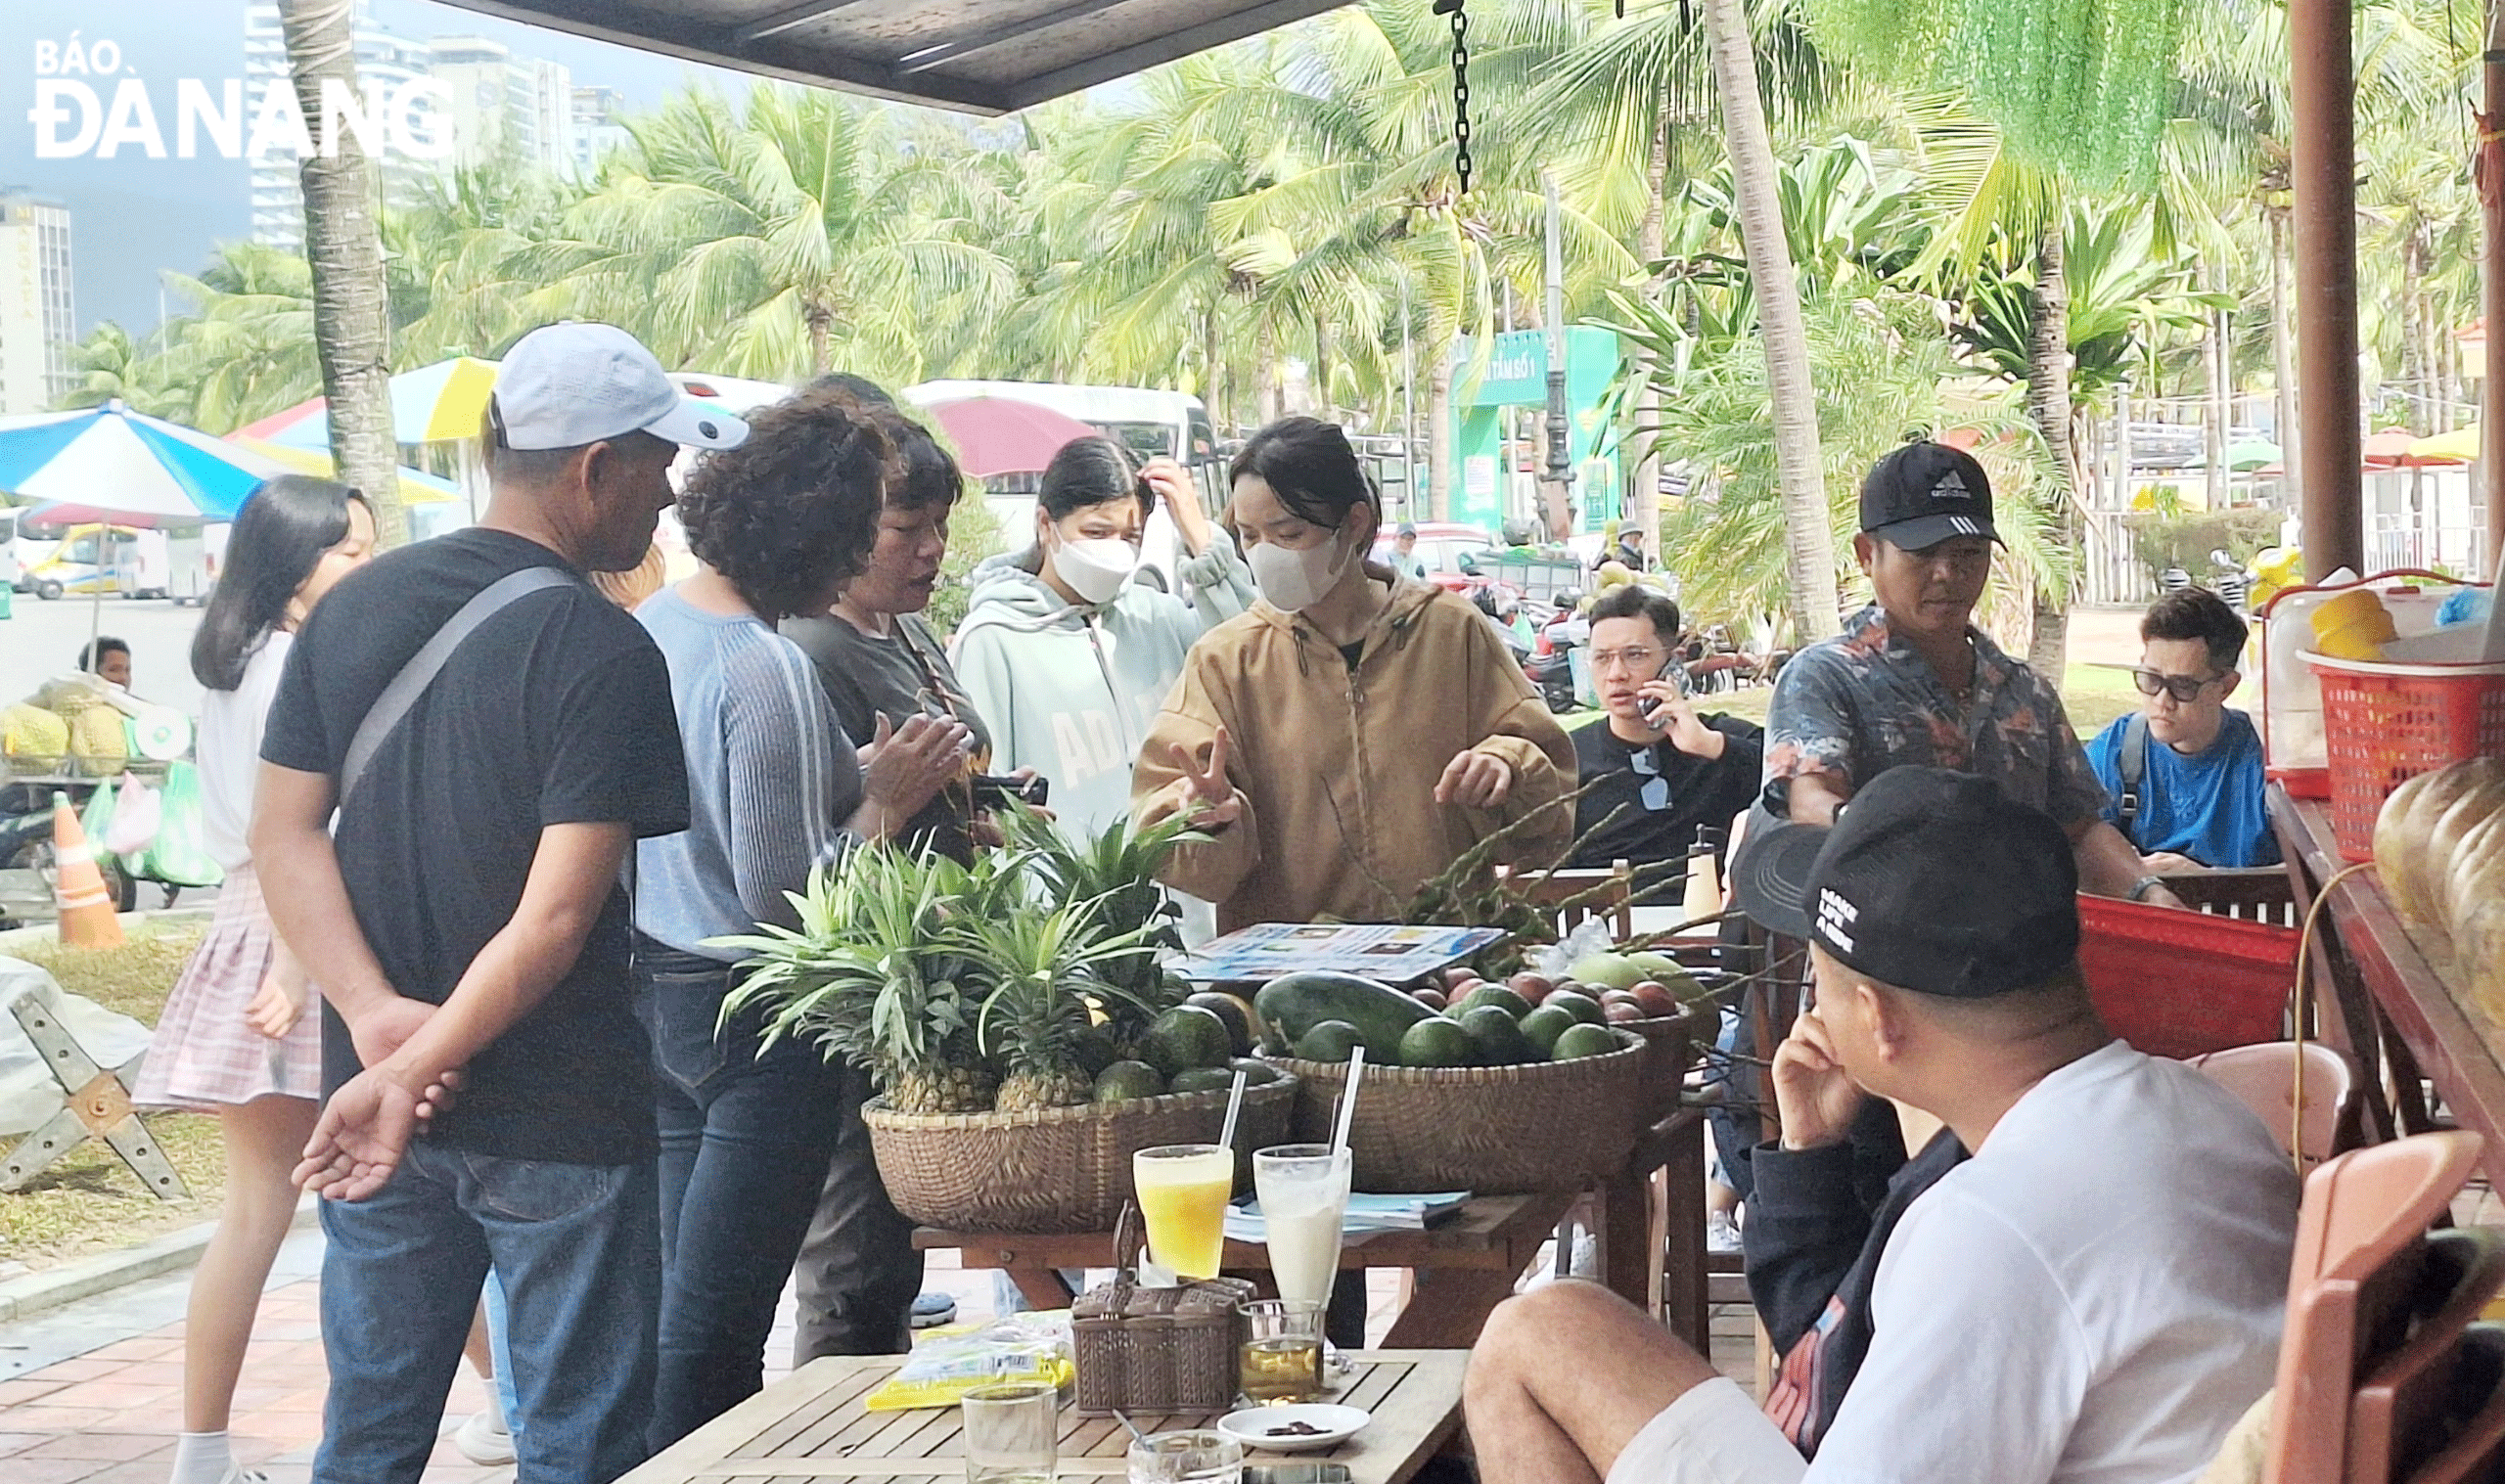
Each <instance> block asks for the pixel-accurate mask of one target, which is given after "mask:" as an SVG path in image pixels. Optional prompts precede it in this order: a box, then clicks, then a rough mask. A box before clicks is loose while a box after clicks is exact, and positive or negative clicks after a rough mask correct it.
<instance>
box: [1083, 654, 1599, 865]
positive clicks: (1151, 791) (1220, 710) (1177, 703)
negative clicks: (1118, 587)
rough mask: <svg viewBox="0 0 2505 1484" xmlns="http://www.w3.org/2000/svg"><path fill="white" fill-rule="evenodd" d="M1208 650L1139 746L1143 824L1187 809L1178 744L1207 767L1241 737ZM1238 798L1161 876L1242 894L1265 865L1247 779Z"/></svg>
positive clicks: (1137, 799)
mask: <svg viewBox="0 0 2505 1484" xmlns="http://www.w3.org/2000/svg"><path fill="white" fill-rule="evenodd" d="M1206 651H1207V647H1206V646H1195V647H1194V648H1193V650H1192V652H1191V655H1190V657H1188V658H1187V659H1185V660H1184V662H1183V678H1182V679H1181V680H1180V681H1179V682H1177V683H1176V684H1175V687H1174V694H1173V695H1171V696H1169V697H1166V700H1165V708H1164V709H1163V710H1161V711H1160V712H1158V713H1157V722H1156V725H1154V726H1152V727H1150V728H1149V731H1148V741H1147V742H1145V743H1143V744H1142V745H1141V747H1140V750H1139V761H1138V762H1137V763H1134V764H1133V765H1132V767H1131V818H1132V820H1133V821H1135V822H1136V823H1137V825H1138V826H1139V827H1141V828H1146V827H1147V826H1150V825H1154V824H1156V823H1158V822H1159V821H1161V820H1164V819H1168V818H1171V817H1172V816H1173V814H1174V812H1175V811H1176V810H1178V809H1180V808H1181V807H1182V803H1183V788H1184V783H1183V770H1182V769H1181V768H1180V767H1178V766H1177V765H1176V764H1175V761H1174V748H1175V747H1176V745H1178V744H1179V745H1181V746H1184V747H1187V748H1189V749H1190V750H1191V753H1192V756H1193V758H1194V760H1195V761H1197V762H1199V763H1200V764H1202V765H1204V766H1206V765H1207V762H1208V759H1209V747H1210V745H1211V744H1212V743H1214V742H1216V740H1217V729H1218V728H1219V727H1221V726H1225V727H1227V730H1228V736H1229V738H1230V739H1231V743H1232V745H1236V746H1240V745H1241V743H1242V741H1243V730H1242V729H1241V728H1240V727H1235V726H1232V725H1231V724H1230V722H1229V718H1230V717H1231V716H1232V715H1233V713H1234V707H1233V705H1232V703H1231V702H1232V697H1231V695H1230V694H1229V692H1228V689H1227V687H1226V684H1225V682H1224V681H1223V680H1222V679H1221V678H1219V677H1218V675H1217V674H1216V673H1215V670H1214V667H1213V666H1212V665H1211V664H1210V663H1209V662H1208V655H1207V652H1206ZM1569 750H1570V752H1571V744H1570V748H1569ZM1243 766H1244V764H1243V758H1242V754H1241V753H1240V752H1239V753H1238V754H1237V755H1236V756H1234V757H1232V758H1229V759H1228V761H1227V768H1226V771H1227V776H1228V778H1229V779H1230V780H1240V779H1241V778H1242V777H1243V772H1242V769H1243ZM1235 802H1236V806H1237V807H1238V808H1239V809H1241V810H1242V811H1243V813H1242V814H1241V815H1240V816H1238V818H1237V819H1236V821H1235V823H1233V824H1231V825H1229V826H1227V827H1226V828H1225V829H1223V830H1221V831H1219V832H1217V833H1216V835H1215V836H1213V837H1212V838H1210V839H1209V840H1208V841H1207V842H1206V843H1202V844H1186V845H1180V846H1177V847H1176V848H1175V851H1174V853H1173V854H1172V855H1171V856H1168V857H1167V858H1166V862H1165V869H1164V870H1163V871H1161V872H1160V873H1158V879H1159V880H1161V881H1162V882H1164V883H1165V884H1166V885H1168V886H1171V887H1173V888H1174V889H1175V890H1177V891H1186V892H1190V893H1191V894H1192V895H1193V896H1196V897H1199V898H1201V899H1202V900H1203V901H1207V902H1223V901H1225V900H1227V899H1228V898H1229V897H1232V896H1234V895H1235V893H1236V891H1237V890H1238V889H1239V888H1240V887H1242V885H1243V884H1244V880H1245V878H1246V877H1249V876H1251V875H1252V874H1253V869H1254V868H1255V867H1257V866H1259V865H1260V864H1261V835H1260V822H1259V821H1258V820H1256V819H1255V818H1254V817H1253V800H1252V799H1251V798H1250V797H1248V796H1246V794H1245V792H1244V788H1243V786H1242V785H1241V783H1238V784H1237V787H1236V789H1235Z"/></svg>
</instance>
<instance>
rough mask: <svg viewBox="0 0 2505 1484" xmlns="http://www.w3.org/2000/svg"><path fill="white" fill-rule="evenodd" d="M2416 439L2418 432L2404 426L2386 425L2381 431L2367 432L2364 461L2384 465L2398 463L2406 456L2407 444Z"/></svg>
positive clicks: (2407, 453)
mask: <svg viewBox="0 0 2505 1484" xmlns="http://www.w3.org/2000/svg"><path fill="white" fill-rule="evenodd" d="M2417 441H2418V434H2416V433H2414V432H2411V431H2410V430H2409V429H2408V428H2406V427H2387V428H2385V429H2384V430H2383V431H2381V432H2376V433H2369V434H2368V435H2367V437H2366V443H2365V448H2364V453H2365V456H2366V463H2367V464H2368V465H2369V466H2374V465H2383V466H2386V467H2389V466H2391V465H2394V464H2398V463H2400V462H2401V460H2403V459H2404V458H2406V457H2408V455H2409V445H2410V444H2412V443H2415V442H2417Z"/></svg>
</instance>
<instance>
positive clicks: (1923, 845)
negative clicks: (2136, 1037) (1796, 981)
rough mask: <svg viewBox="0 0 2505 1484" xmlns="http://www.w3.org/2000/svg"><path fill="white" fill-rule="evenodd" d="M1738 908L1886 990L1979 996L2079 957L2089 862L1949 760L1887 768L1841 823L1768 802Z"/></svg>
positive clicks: (1743, 856) (1744, 865)
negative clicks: (2083, 876)
mask: <svg viewBox="0 0 2505 1484" xmlns="http://www.w3.org/2000/svg"><path fill="white" fill-rule="evenodd" d="M1731 877H1732V882H1731V884H1732V890H1733V892H1734V893H1735V895H1736V897H1737V899H1738V902H1739V906H1740V910H1741V911H1743V912H1745V913H1747V914H1748V915H1749V916H1750V917H1751V918H1753V919H1754V920H1755V921H1756V922H1758V923H1759V924H1760V925H1762V926H1763V927H1765V928H1766V929H1767V930H1768V931H1769V932H1775V933H1780V934H1782V935H1784V936H1786V937H1793V938H1801V939H1804V940H1806V941H1808V942H1812V943H1815V944H1817V945H1818V946H1819V947H1821V948H1823V949H1825V950H1826V951H1827V952H1829V953H1831V954H1833V955H1835V956H1836V957H1837V958H1838V959H1841V960H1842V961H1844V962H1845V964H1847V965H1849V966H1851V967H1853V968H1856V969H1858V970H1860V971H1861V972H1863V973H1865V974H1868V975H1869V976H1870V977H1871V978H1874V979H1877V980H1878V981H1880V982H1881V983H1883V984H1893V985H1895V986H1897V987H1899V988H1902V989H1911V990H1918V991H1920V992H1922V993H1924V994H1928V995H1944V996H1950V997H1953V998H1957V999H1963V1000H1980V999H1983V998H1986V997H1988V996H1991V995H1998V994H2006V993H2008V992H2009V991H2011V990H2015V989H2025V988H2027V987H2028V986H2030V985H2035V984H2041V983H2043V982H2045V981H2046V980H2048V979H2050V978H2052V977H2053V976H2054V975H2056V974H2058V973H2060V972H2061V971H2062V970H2064V969H2066V968H2068V967H2071V966H2072V964H2073V963H2074V962H2076V960H2077V958H2078V866H2077V863H2076V861H2075V860H2074V859H2073V857H2072V854H2071V842H2070V836H2069V835H2067V834H2065V833H2063V832H2062V827H2061V826H2059V825H2057V824H2055V823H2053V820H2052V816H2050V815H2047V814H2045V813H2043V812H2042V811H2040V810H2036V809H2030V808H2028V807H2027V806H2026V805H2025V804H2021V803H2016V802H2014V801H2012V800H2011V799H2010V797H2009V795H2008V794H2006V793H2004V792H2002V791H2001V788H2000V786H1999V785H1998V784H1995V783H1993V782H1992V781H1991V780H1989V779H1985V778H1979V777H1977V776H1975V775H1974V774H1971V773H1952V772H1950V771H1948V770H1947V769H1945V768H1914V767H1904V768H1890V769H1889V770H1888V771H1887V772H1885V773H1882V774H1880V775H1879V776H1878V777H1877V778H1874V779H1872V780H1871V781H1870V786H1869V787H1866V788H1864V789H1862V790H1861V791H1860V792H1859V793H1856V794H1854V795H1853V796H1852V800H1851V802H1849V803H1847V804H1845V807H1844V810H1843V812H1842V813H1841V814H1839V815H1837V817H1836V824H1835V827H1834V828H1833V829H1828V828H1825V827H1823V826H1817V825H1799V824H1794V823H1792V822H1790V821H1786V820H1776V819H1774V818H1773V817H1772V816H1771V815H1768V814H1766V813H1765V812H1764V811H1763V810H1762V809H1760V810H1759V812H1758V813H1757V814H1756V815H1755V816H1754V817H1753V819H1752V820H1751V823H1750V828H1749V832H1748V837H1747V838H1746V839H1745V840H1743V841H1742V842H1741V845H1740V852H1739V856H1738V858H1737V859H1735V860H1734V861H1733V862H1732V863H1731Z"/></svg>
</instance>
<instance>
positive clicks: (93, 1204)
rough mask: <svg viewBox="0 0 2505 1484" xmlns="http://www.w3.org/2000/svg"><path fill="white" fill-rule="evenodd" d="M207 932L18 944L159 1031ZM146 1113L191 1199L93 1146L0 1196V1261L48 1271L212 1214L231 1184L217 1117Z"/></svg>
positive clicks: (192, 926)
mask: <svg viewBox="0 0 2505 1484" xmlns="http://www.w3.org/2000/svg"><path fill="white" fill-rule="evenodd" d="M201 932H202V927H201V925H200V924H198V923H179V924H169V925H166V926H163V927H156V926H152V925H142V926H141V927H139V928H137V929H134V930H133V932H132V934H131V938H130V941H129V942H128V943H126V944H124V945H123V946H121V947H119V948H108V949H101V950H86V949H74V948H61V947H57V946H49V945H48V946H45V947H41V948H21V949H19V950H18V951H17V953H16V957H19V958H23V959H24V960H26V961H27V962H29V963H32V964H37V965H40V966H41V967H44V968H46V969H49V970H50V971H51V972H52V976H53V977H54V978H56V979H59V980H60V981H61V985H62V987H63V988H64V989H67V990H69V991H70V992H71V993H73V994H81V995H85V996H87V997H88V998H89V999H91V1000H94V1001H96V1002H97V1003H98V1004H100V1005H103V1006H105V1007H107V1008H108V1009H111V1010H116V1011H119V1012H122V1013H123V1014H126V1015H130V1016H132V1017H134V1018H136V1019H138V1020H139V1021H141V1022H142V1023H144V1024H149V1025H154V1024H156V1023H157V1016H158V1013H159V1012H160V1011H161V1010H163V1008H164V1005H165V995H166V992H167V991H169V990H171V989H172V988H173V986H174V976H175V974H177V973H178V972H180V971H181V969H182V967H183V961H184V960H185V959H187V958H189V957H190V956H191V951H192V948H193V946H194V945H196V944H197V943H199V941H200V936H201ZM146 1117H147V1121H148V1127H149V1129H150V1131H151V1132H153V1133H154V1134H155V1135H156V1136H157V1144H158V1147H159V1148H161V1149H162V1150H163V1151H164V1154H165V1157H166V1158H167V1159H168V1160H170V1161H171V1162H172V1164H173V1166H174V1168H175V1170H176V1171H178V1172H179V1173H180V1174H181V1175H182V1177H183V1183H184V1184H185V1185H187V1186H189V1187H190V1188H191V1194H190V1196H189V1197H188V1198H187V1199H183V1200H159V1199H157V1198H156V1197H155V1196H153V1195H151V1194H149V1193H148V1191H147V1189H146V1188H145V1187H143V1186H142V1185H141V1184H140V1183H139V1181H138V1179H137V1177H135V1176H133V1175H132V1174H131V1173H130V1171H128V1170H127V1169H124V1168H123V1167H122V1163H121V1161H120V1160H119V1159H118V1158H116V1157H114V1153H113V1151H112V1150H110V1149H108V1148H106V1147H104V1146H103V1145H102V1144H98V1143H93V1142H90V1143H88V1144H86V1145H83V1146H81V1147H78V1148H77V1149H74V1150H72V1151H71V1152H70V1153H68V1154H67V1155H65V1156H63V1157H62V1158H61V1159H60V1160H59V1161H57V1162H56V1163H54V1164H53V1166H52V1167H51V1168H50V1169H47V1170H45V1171H44V1172H43V1173H42V1174H41V1175H39V1176H37V1177H36V1178H35V1181H34V1183H33V1184H32V1185H30V1186H28V1187H27V1188H26V1189H25V1190H23V1191H20V1192H16V1193H14V1194H5V1195H0V1260H7V1261H12V1262H21V1263H24V1264H25V1265H26V1266H28V1267H30V1268H48V1267H53V1266H56V1265H58V1264H60V1263H63V1262H66V1261H68V1260H70V1259H72V1258H77V1257H84V1256H88V1255H91V1254H93V1253H96V1252H101V1251H107V1250H110V1249H113V1248H115V1247H127V1246H132V1245H135V1244H137V1243H139V1242H143V1241H146V1240H148V1239H149V1238H150V1237H159V1236H162V1235H163V1234H165V1233H167V1232H170V1231H173V1230H175V1229H177V1228H181V1227H188V1226H191V1225H194V1224H195V1223H198V1222H203V1221H207V1220H210V1219H211V1218H213V1217H215V1216H216V1214H217V1210H218V1203H219V1196H220V1194H221V1193H222V1192H223V1191H224V1189H225V1183H226V1170H225V1162H224V1154H223V1148H222V1146H221V1145H220V1143H219V1141H218V1137H217V1120H216V1119H215V1118H212V1117H209V1116H207V1115H205V1114H201V1113H150V1114H147V1115H146Z"/></svg>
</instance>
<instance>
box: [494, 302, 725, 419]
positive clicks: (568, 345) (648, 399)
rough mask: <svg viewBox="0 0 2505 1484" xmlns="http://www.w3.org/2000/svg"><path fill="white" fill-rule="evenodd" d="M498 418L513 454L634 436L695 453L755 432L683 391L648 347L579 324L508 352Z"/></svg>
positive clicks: (499, 375)
mask: <svg viewBox="0 0 2505 1484" xmlns="http://www.w3.org/2000/svg"><path fill="white" fill-rule="evenodd" d="M493 411H494V413H495V417H496V425H497V427H499V428H500V429H501V430H502V436H503V438H504V445H505V447H507V448H513V449H523V450H531V449H549V448H581V447H583V446H584V445H586V444H590V443H598V442H600V441H601V440H602V439H604V438H617V437H623V436H625V435H626V434H627V433H630V432H648V433H651V434H652V435H653V436H654V437H657V438H667V439H668V440H669V441H671V442H673V443H683V444H686V445H687V446H688V447H691V448H737V447H739V446H740V444H742V443H744V442H746V441H747V440H748V424H746V423H744V422H742V421H740V420H739V419H738V418H735V417H732V416H731V415H730V414H729V413H727V412H724V411H723V410H722V409H720V408H718V407H715V406H713V405H711V404H710V403H706V402H700V401H697V400H696V399H695V398H693V397H690V396H688V395H687V394H686V393H684V392H682V391H680V390H679V389H678V387H677V386H676V385H675V384H674V383H672V382H671V381H670V379H669V378H668V376H667V375H665V374H664V373H663V372H662V371H661V363H660V361H659V360H658V359H656V358H655V357H654V355H653V353H652V352H651V351H649V350H647V349H645V348H644V343H643V341H641V340H638V339H636V338H635V337H633V336H631V335H628V334H627V333H626V332H625V331H623V330H620V329H618V328H617V327H616V326H615V325H594V324H586V323H582V322H579V321H574V320H568V321H566V322H565V323H563V324H558V325H543V326H541V327H540V328H538V329H537V330H534V331H532V332H530V333H529V334H528V335H525V336H524V337H522V338H521V339H519V340H516V341H515V342H514V346H513V348H512V349H511V350H508V351H506V352H505V357H504V362H503V364H502V365H501V366H499V367H498V368H497V370H496V392H495V401H494V404H493Z"/></svg>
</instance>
